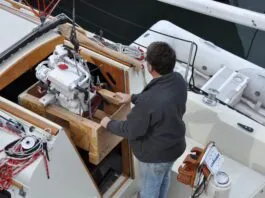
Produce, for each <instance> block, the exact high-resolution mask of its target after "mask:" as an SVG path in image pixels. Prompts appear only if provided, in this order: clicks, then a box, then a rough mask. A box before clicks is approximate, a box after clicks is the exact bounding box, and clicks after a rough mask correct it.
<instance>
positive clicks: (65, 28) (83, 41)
mask: <svg viewBox="0 0 265 198" xmlns="http://www.w3.org/2000/svg"><path fill="white" fill-rule="evenodd" d="M71 29H72V26H71V25H70V24H64V25H61V26H60V27H59V30H60V32H61V33H62V35H64V37H65V38H66V39H68V40H70V35H71ZM76 35H77V39H78V41H79V43H80V45H81V46H84V47H86V48H88V49H91V48H92V49H96V50H97V51H98V52H99V53H101V54H102V53H103V54H104V55H108V56H110V57H113V58H115V59H117V60H120V61H123V62H126V63H129V64H130V65H131V66H132V67H135V68H138V69H141V68H142V63H141V62H140V61H138V60H137V59H134V58H132V57H130V56H127V55H125V54H122V53H119V52H116V51H114V50H111V49H109V48H106V47H102V46H100V45H99V44H98V43H96V42H94V41H92V40H91V39H89V38H88V37H87V36H86V34H85V32H84V31H83V30H82V31H77V33H76Z"/></svg>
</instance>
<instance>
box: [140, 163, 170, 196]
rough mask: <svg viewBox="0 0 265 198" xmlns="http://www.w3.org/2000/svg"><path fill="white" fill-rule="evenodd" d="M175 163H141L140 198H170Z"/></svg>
mask: <svg viewBox="0 0 265 198" xmlns="http://www.w3.org/2000/svg"><path fill="white" fill-rule="evenodd" d="M173 163H174V162H168V163H144V162H141V161H139V169H140V185H141V186H140V188H141V189H140V198H168V190H169V185H170V175H171V167H172V165H173Z"/></svg>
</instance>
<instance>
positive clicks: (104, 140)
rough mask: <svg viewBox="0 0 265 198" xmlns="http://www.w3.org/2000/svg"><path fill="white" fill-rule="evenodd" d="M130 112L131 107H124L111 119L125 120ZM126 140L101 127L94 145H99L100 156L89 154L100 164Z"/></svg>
mask: <svg viewBox="0 0 265 198" xmlns="http://www.w3.org/2000/svg"><path fill="white" fill-rule="evenodd" d="M129 111H130V105H122V106H121V107H120V108H119V109H118V110H117V111H116V112H115V113H114V114H113V115H111V116H110V117H111V119H115V120H125V119H126V116H127V114H128V112H129ZM123 139H124V138H123V137H120V136H116V135H114V134H112V133H110V132H108V131H106V129H104V128H103V127H101V126H100V128H99V129H98V130H97V136H96V137H95V138H94V140H93V141H94V142H93V143H94V144H93V145H98V146H97V149H99V150H98V153H99V154H100V155H97V156H96V155H93V153H89V158H90V159H93V161H95V162H100V161H101V160H102V159H104V158H105V157H106V156H107V154H108V153H110V152H111V151H112V150H113V149H114V148H115V147H116V146H117V145H118V144H119V143H120V142H121V141H122V140H123Z"/></svg>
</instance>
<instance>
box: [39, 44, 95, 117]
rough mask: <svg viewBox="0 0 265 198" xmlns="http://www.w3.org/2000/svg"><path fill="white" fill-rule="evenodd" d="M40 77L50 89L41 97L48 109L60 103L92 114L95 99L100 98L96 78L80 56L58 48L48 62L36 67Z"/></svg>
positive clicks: (71, 109)
mask: <svg viewBox="0 0 265 198" xmlns="http://www.w3.org/2000/svg"><path fill="white" fill-rule="evenodd" d="M36 77H37V79H38V80H40V81H41V82H42V86H43V87H45V89H47V93H46V94H45V95H44V96H43V97H42V98H40V102H41V103H42V104H43V105H44V106H47V105H48V104H54V103H57V104H59V105H60V106H62V107H64V108H66V109H68V110H69V111H71V112H73V113H75V114H79V115H83V113H85V112H90V111H91V100H92V99H93V97H94V96H95V95H96V94H95V91H92V84H93V82H92V76H91V74H90V71H89V68H88V66H87V64H86V62H85V61H84V60H83V59H82V58H81V57H80V56H79V55H78V54H77V53H75V52H72V51H71V50H70V49H68V48H66V47H65V46H63V45H58V46H57V47H56V48H55V51H54V52H53V54H52V55H51V56H49V58H48V60H45V61H43V62H41V63H40V64H39V65H38V66H37V67H36ZM90 113H91V112H90ZM90 115H91V114H90Z"/></svg>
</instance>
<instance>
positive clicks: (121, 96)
mask: <svg viewBox="0 0 265 198" xmlns="http://www.w3.org/2000/svg"><path fill="white" fill-rule="evenodd" d="M114 97H115V98H116V99H118V100H119V103H120V104H127V103H130V102H131V95H130V94H125V93H121V92H117V93H115V95H114Z"/></svg>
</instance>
